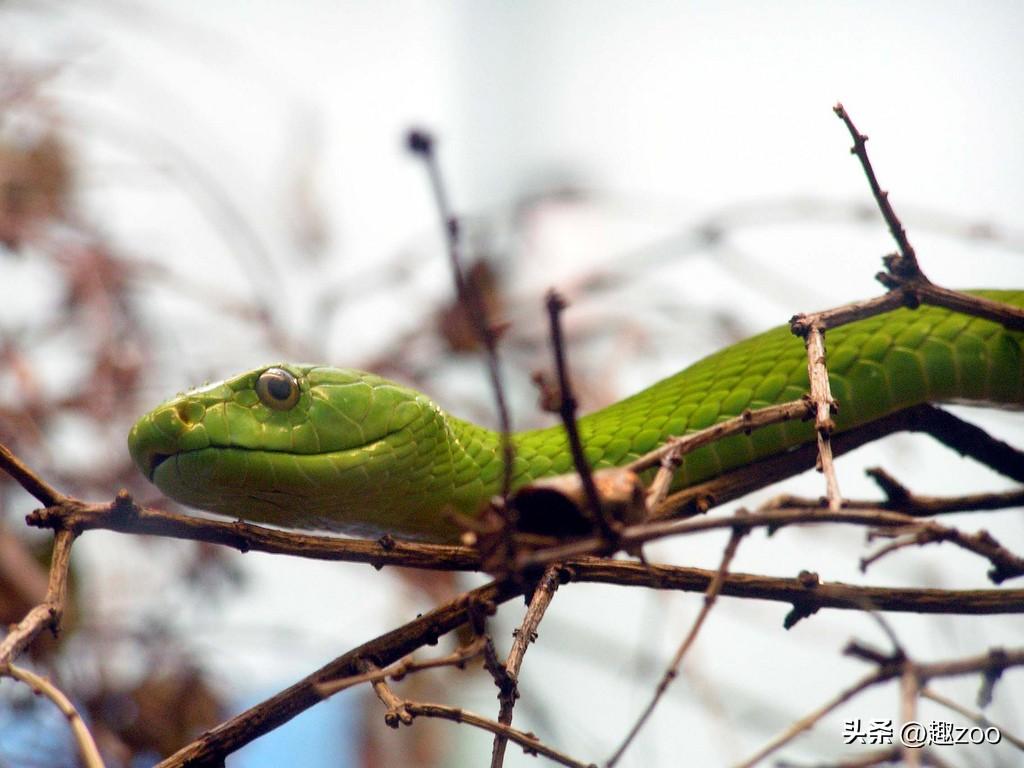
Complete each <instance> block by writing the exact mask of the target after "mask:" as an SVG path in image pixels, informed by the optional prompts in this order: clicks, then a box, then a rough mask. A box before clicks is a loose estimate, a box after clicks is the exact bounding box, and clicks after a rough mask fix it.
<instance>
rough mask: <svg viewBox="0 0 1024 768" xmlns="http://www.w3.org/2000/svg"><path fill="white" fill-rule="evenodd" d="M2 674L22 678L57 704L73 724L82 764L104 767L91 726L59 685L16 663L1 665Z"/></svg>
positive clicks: (37, 691) (34, 690)
mask: <svg viewBox="0 0 1024 768" xmlns="http://www.w3.org/2000/svg"><path fill="white" fill-rule="evenodd" d="M0 675H10V676H11V677H13V678H14V679H15V680H20V681H21V682H23V683H25V684H26V685H27V686H29V687H30V688H31V689H32V691H33V692H34V693H36V694H37V695H39V696H45V697H46V698H48V699H49V700H50V701H52V702H53V703H54V704H56V705H57V709H59V710H60V711H61V714H62V715H64V717H66V718H67V720H68V724H69V725H70V726H71V732H72V733H73V734H74V737H75V743H76V744H77V745H78V754H79V755H80V756H81V758H82V764H83V765H84V766H85V767H86V768H104V765H103V758H102V757H100V751H99V749H98V748H97V747H96V741H95V740H94V739H93V737H92V734H91V733H89V728H88V727H87V726H86V724H85V721H84V720H83V719H82V716H81V715H80V714H78V710H77V709H75V706H74V704H72V703H71V701H70V700H69V699H68V697H67V696H65V695H64V693H63V692H62V691H61V690H60V689H59V688H58V687H57V686H55V685H54V684H53V683H51V682H50V681H49V680H47V679H46V678H45V677H42V676H40V675H37V674H36V673H35V672H32V671H30V670H27V669H23V668H21V667H17V666H15V665H14V664H6V663H5V664H4V665H3V666H2V667H0Z"/></svg>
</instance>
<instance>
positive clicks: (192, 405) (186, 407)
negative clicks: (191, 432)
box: [174, 400, 205, 426]
mask: <svg viewBox="0 0 1024 768" xmlns="http://www.w3.org/2000/svg"><path fill="white" fill-rule="evenodd" d="M174 412H175V413H176V414H177V415H178V418H179V419H181V422H182V423H183V424H185V425H187V426H192V425H193V424H197V423H199V422H200V421H202V420H203V415H204V414H205V409H204V408H203V406H201V405H200V404H199V403H197V402H194V401H190V400H185V401H183V402H180V403H178V404H176V405H175V406H174Z"/></svg>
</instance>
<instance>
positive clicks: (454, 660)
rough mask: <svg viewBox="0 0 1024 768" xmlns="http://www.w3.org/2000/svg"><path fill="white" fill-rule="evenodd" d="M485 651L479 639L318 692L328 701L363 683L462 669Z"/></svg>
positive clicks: (321, 685) (319, 688)
mask: <svg viewBox="0 0 1024 768" xmlns="http://www.w3.org/2000/svg"><path fill="white" fill-rule="evenodd" d="M483 649H484V638H482V637H478V638H476V639H475V640H473V642H471V643H469V644H468V645H464V646H460V647H459V648H457V649H455V650H454V651H453V652H452V653H450V654H448V655H447V656H441V657H440V658H437V659H428V660H427V661H416V660H415V659H413V657H412V656H407V657H406V658H404V659H400V660H399V661H396V662H395V663H394V664H391V665H390V666H388V667H385V668H384V669H379V668H376V667H375V668H374V670H370V671H367V672H363V673H362V674H359V675H352V676H350V677H345V678H342V679H341V680H331V681H329V682H326V683H318V684H317V686H316V691H317V693H318V694H320V696H321V698H324V699H326V698H328V697H329V696H333V695H334V694H336V693H339V692H340V691H344V690H345V689H346V688H351V687H353V686H355V685H360V684H362V683H372V682H376V681H377V680H386V679H387V678H389V677H390V678H391V679H392V680H401V679H402V678H404V677H405V676H406V675H411V674H413V673H414V672H421V671H423V670H424V669H436V668H438V667H459V668H462V667H464V666H465V664H466V662H467V661H469V660H470V659H472V658H475V657H476V656H479V655H480V654H481V653H483Z"/></svg>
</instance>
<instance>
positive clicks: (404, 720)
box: [359, 661, 413, 728]
mask: <svg viewBox="0 0 1024 768" xmlns="http://www.w3.org/2000/svg"><path fill="white" fill-rule="evenodd" d="M359 668H360V669H362V670H363V674H368V675H371V676H372V677H371V678H370V684H371V685H372V686H373V692H374V693H375V694H377V698H378V699H380V703H381V704H383V705H384V706H385V707H386V711H385V712H384V722H385V723H386V724H387V726H388V727H389V728H397V727H398V726H400V725H412V720H413V718H412V715H411V714H409V710H408V709H407V708H406V706H405V702H404V701H403V700H402V699H400V698H399V697H398V696H396V695H395V692H394V691H392V690H391V686H389V685H388V684H387V682H386V681H385V680H384V678H382V677H380V676H378V674H377V673H379V672H380V669H379V668H378V667H377V665H375V664H373V663H372V662H369V661H363V662H360V664H359Z"/></svg>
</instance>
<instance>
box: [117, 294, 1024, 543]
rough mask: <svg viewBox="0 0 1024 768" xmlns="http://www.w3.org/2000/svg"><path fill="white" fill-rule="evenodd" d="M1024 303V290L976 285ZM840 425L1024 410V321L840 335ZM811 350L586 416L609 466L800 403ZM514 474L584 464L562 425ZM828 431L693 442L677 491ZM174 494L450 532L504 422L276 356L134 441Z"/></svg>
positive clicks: (833, 367) (965, 321)
mask: <svg viewBox="0 0 1024 768" xmlns="http://www.w3.org/2000/svg"><path fill="white" fill-rule="evenodd" d="M974 293H976V294H978V295H981V296H986V297H988V298H991V299H995V300H997V301H1002V302H1006V303H1008V304H1012V305H1014V306H1017V307H1024V291H1006V290H998V291H997V290H986V291H976V292H974ZM826 342H827V349H828V356H827V365H828V371H829V379H830V384H831V389H832V394H833V396H834V397H835V398H836V400H837V401H838V403H839V411H838V413H837V415H836V428H837V430H840V431H841V430H845V429H850V428H852V427H855V426H858V425H861V424H865V423H867V422H870V421H872V420H874V419H878V418H880V417H882V416H885V415H887V414H889V413H892V412H894V411H896V410H899V409H902V408H906V407H909V406H912V405H916V404H918V403H922V402H929V401H958V402H971V403H981V404H994V405H999V406H1002V407H1009V408H1022V407H1024V333H1020V332H1012V331H1008V330H1006V329H1004V328H1003V327H1002V326H1001V325H998V324H997V323H994V322H991V321H988V320H983V319H979V318H975V317H970V316H967V315H963V314H958V313H955V312H951V311H949V310H946V309H941V308H937V307H931V306H923V307H920V308H918V309H913V310H912V309H897V310H894V311H891V312H887V313H885V314H882V315H878V316H875V317H871V318H868V319H864V320H859V321H857V322H854V323H851V324H849V325H845V326H842V327H839V328H836V329H834V330H830V331H829V332H828V333H827V334H826ZM807 389H808V383H807V356H806V352H805V350H804V345H803V343H802V342H801V340H800V339H799V338H797V337H795V336H793V334H792V333H791V332H790V330H789V328H788V327H785V326H782V327H778V328H774V329H772V330H769V331H767V332H765V333H762V334H760V335H758V336H754V337H752V338H749V339H747V340H745V341H741V342H739V343H737V344H734V345H732V346H729V347H727V348H725V349H723V350H721V351H719V352H717V353H715V354H712V355H710V356H709V357H706V358H704V359H703V360H701V361H699V362H697V363H695V364H694V365H692V366H690V367H689V368H686V369H685V370H683V371H681V372H679V373H677V374H675V375H673V376H670V377H668V378H666V379H663V380H662V381H659V382H658V383H656V384H654V385H653V386H651V387H648V388H647V389H645V390H643V391H642V392H639V393H637V394H635V395H633V396H631V397H628V398H626V399H624V400H620V401H619V402H617V403H614V404H613V405H610V406H608V407H607V408H604V409H602V410H599V411H597V412H595V413H591V414H589V415H586V416H583V417H581V418H580V419H579V423H578V424H579V432H580V437H581V442H582V444H583V446H584V451H585V454H586V456H587V458H588V459H589V460H590V462H591V464H592V465H593V466H596V467H609V466H617V465H621V464H625V463H628V462H630V461H631V460H633V459H635V458H637V457H638V456H640V455H642V454H644V453H646V452H647V451H650V450H651V449H653V448H655V447H656V446H658V445H659V444H660V443H662V442H663V441H664V440H665V439H666V438H668V437H669V436H672V435H681V434H684V433H686V432H691V431H694V430H698V429H701V428H703V427H707V426H710V425H712V424H715V423H716V422H719V421H722V420H724V419H727V418H729V417H733V416H736V415H738V414H740V413H742V412H743V411H744V410H746V409H755V408H760V407H763V406H767V405H772V404H775V403H783V402H787V401H790V400H795V399H798V398H800V397H801V396H802V395H804V394H805V393H806V391H807ZM512 438H513V441H514V446H515V461H514V466H513V473H512V480H513V487H518V486H521V485H523V484H524V483H528V482H530V481H533V480H536V479H538V478H541V477H545V476H548V475H554V474H560V473H565V472H569V471H571V470H572V458H571V454H570V450H569V446H568V444H567V440H566V437H565V431H564V429H563V428H562V426H560V425H559V426H554V427H549V428H546V429H536V430H530V431H526V432H519V433H516V434H514V435H513V436H512ZM813 439H814V427H813V425H812V424H810V423H806V422H798V421H793V422H785V423H781V424H776V425H773V426H769V427H765V428H763V429H759V430H755V431H754V432H752V433H751V434H749V435H736V436H732V437H727V438H724V439H722V440H719V441H718V442H716V443H713V444H710V445H708V446H706V447H703V448H700V449H698V450H696V451H694V452H692V453H690V454H688V455H686V457H685V460H684V462H683V465H682V467H681V468H680V470H679V473H678V475H677V477H676V479H675V484H674V486H673V487H674V488H680V487H685V486H687V485H690V484H693V483H697V482H701V481H703V480H707V479H709V478H712V477H715V476H717V475H719V474H721V473H723V472H726V471H728V470H731V469H735V468H737V467H740V466H743V465H745V464H747V463H749V462H753V461H756V460H758V459H761V458H765V457H768V456H771V455H773V454H777V453H780V452H783V451H787V450H789V449H791V448H794V447H795V446H798V445H801V444H803V443H805V442H807V441H809V440H813ZM128 446H129V449H130V451H131V455H132V458H133V460H134V461H135V464H136V465H137V466H138V468H139V469H140V470H141V471H142V472H143V474H145V475H146V477H147V478H149V479H150V480H151V481H152V482H153V483H155V484H156V486H157V487H158V488H159V489H160V490H161V491H162V492H163V493H164V494H165V495H167V496H169V497H171V498H172V499H175V500H177V501H180V502H183V503H184V504H187V505H190V506H194V507H198V508H200V509H204V510H208V511H211V512H214V513H217V514H221V515H227V516H231V517H237V518H243V519H247V520H253V521H257V522H265V523H271V524H274V525H279V526H284V527H287V528H317V529H325V530H333V531H338V532H343V533H347V534H351V535H361V536H379V535H382V534H384V533H390V534H393V535H396V536H399V537H405V538H414V539H421V540H428V541H451V540H453V539H455V538H456V537H457V535H458V528H457V526H456V523H455V522H454V520H453V516H452V515H451V514H448V513H449V512H451V511H456V512H459V513H462V514H464V515H474V514H476V513H478V512H479V511H480V510H481V509H482V508H483V506H484V504H485V502H486V500H488V499H489V498H491V497H492V496H493V495H494V494H495V493H497V492H498V489H499V487H500V486H501V482H502V475H503V463H502V459H501V456H502V453H501V444H500V435H499V434H498V433H496V432H494V431H491V430H489V429H485V428H483V427H480V426H477V425H475V424H472V423H470V422H468V421H464V420H462V419H459V418H456V417H455V416H452V415H450V414H448V413H446V412H445V411H444V410H442V409H441V408H440V407H439V406H437V405H435V404H434V403H433V402H432V401H431V400H430V399H429V398H427V397H426V396H425V395H423V394H421V393H420V392H417V391H415V390H413V389H410V388H408V387H405V386H402V385H401V384H396V383H394V382H392V381H388V380H386V379H383V378H381V377H379V376H376V375H374V374H372V373H364V372H362V371H356V370H346V369H340V368H330V367H324V366H319V365H292V364H286V363H277V364H274V365H270V366H265V367H262V368H257V369H255V370H252V371H249V372H247V373H243V374H241V375H238V376H235V377H234V378H230V379H226V380H225V381H222V382H219V383H217V384H212V385H209V386H205V387H202V388H199V389H194V390H191V391H189V392H187V393H185V394H183V395H180V396H178V397H176V398H174V399H173V400H170V401H168V402H166V403H164V404H163V405H161V406H159V407H158V408H156V409H154V410H153V411H151V412H150V413H147V414H146V415H144V416H143V417H142V418H140V419H139V420H138V422H137V423H136V424H135V426H134V427H132V430H131V433H130V435H129V437H128Z"/></svg>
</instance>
